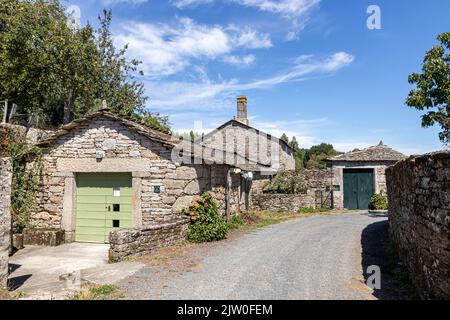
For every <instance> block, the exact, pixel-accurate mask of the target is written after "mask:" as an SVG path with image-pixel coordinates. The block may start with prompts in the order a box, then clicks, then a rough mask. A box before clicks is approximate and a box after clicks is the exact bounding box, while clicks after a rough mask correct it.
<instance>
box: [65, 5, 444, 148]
mask: <svg viewBox="0 0 450 320" xmlns="http://www.w3.org/2000/svg"><path fill="white" fill-rule="evenodd" d="M64 3H65V4H66V5H67V6H70V5H76V6H78V7H79V8H80V13H81V21H82V23H83V24H84V23H86V22H87V21H90V22H91V23H92V24H94V25H95V24H96V22H97V21H96V17H97V15H98V13H99V12H101V10H102V8H111V9H112V11H113V28H112V29H113V32H114V37H115V41H116V43H117V45H123V44H129V51H128V55H129V56H130V57H133V58H137V59H139V60H141V61H143V64H142V66H141V67H142V69H143V71H144V72H145V76H144V77H143V79H142V81H143V82H144V83H145V85H146V93H147V95H148V96H149V98H150V100H149V102H148V108H149V109H150V110H151V111H154V112H160V113H161V114H165V115H169V116H170V121H171V123H172V128H173V130H174V131H181V132H184V131H189V130H191V129H192V128H194V127H195V128H196V129H197V131H200V130H202V131H209V130H211V129H213V128H215V127H217V126H219V125H220V124H222V123H224V122H225V121H227V120H229V119H231V118H232V117H233V116H234V115H235V112H236V102H235V99H236V96H237V95H246V96H247V97H248V108H249V117H250V122H251V125H252V126H254V127H256V128H258V129H261V130H263V131H266V132H269V133H271V134H274V135H276V136H281V134H282V133H283V132H285V133H286V134H287V135H288V136H289V137H292V136H294V135H295V136H296V137H297V139H298V141H299V143H300V146H302V147H310V146H311V145H314V144H318V143H321V142H328V143H332V144H334V145H335V148H336V149H338V150H341V151H349V150H352V149H353V148H363V147H367V146H370V145H375V144H377V143H378V142H379V141H380V140H381V139H382V140H383V141H384V142H385V144H388V145H389V146H391V147H393V148H395V149H397V150H399V151H402V152H404V153H406V154H417V153H425V152H429V151H434V150H438V149H442V148H443V146H442V145H441V143H440V142H439V139H438V132H439V128H437V127H436V128H428V129H423V128H422V127H421V125H420V114H421V113H420V112H418V111H416V110H413V109H411V108H408V107H406V106H405V104H404V101H405V99H406V96H407V94H408V92H409V90H410V89H411V87H410V85H409V84H408V82H407V77H408V74H410V73H412V72H414V71H420V66H421V61H422V59H423V57H424V54H425V52H426V51H427V50H428V49H429V48H431V46H433V45H434V44H436V43H437V41H436V35H437V34H439V33H442V32H446V31H450V30H449V29H450V28H449V23H448V21H449V18H450V1H447V0H433V1H425V0H422V1H412V0H396V1H392V0H382V1H381V0H373V1H365V0H348V1H336V0H334V1H333V0H290V1H289V0H222V1H219V0H172V1H156V0H95V1H75V0H71V1H67V2H64ZM372 4H373V5H377V6H379V7H380V9H381V30H369V29H368V28H367V26H366V21H367V19H368V17H369V14H367V12H366V10H367V8H368V6H369V5H372ZM198 121H202V124H201V125H200V124H199V123H198ZM196 122H197V123H196Z"/></svg>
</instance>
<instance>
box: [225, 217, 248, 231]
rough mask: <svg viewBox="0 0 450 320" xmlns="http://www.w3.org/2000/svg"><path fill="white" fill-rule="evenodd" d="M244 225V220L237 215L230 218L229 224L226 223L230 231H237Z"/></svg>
mask: <svg viewBox="0 0 450 320" xmlns="http://www.w3.org/2000/svg"><path fill="white" fill-rule="evenodd" d="M244 224H245V221H244V219H242V217H241V216H240V215H239V214H234V215H233V216H232V217H231V220H230V222H228V228H229V229H230V230H231V229H237V228H239V227H241V226H243V225H244Z"/></svg>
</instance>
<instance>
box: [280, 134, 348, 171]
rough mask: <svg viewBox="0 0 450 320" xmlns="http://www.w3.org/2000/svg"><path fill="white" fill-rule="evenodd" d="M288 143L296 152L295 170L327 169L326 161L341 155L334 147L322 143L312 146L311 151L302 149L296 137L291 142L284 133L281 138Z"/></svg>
mask: <svg viewBox="0 0 450 320" xmlns="http://www.w3.org/2000/svg"><path fill="white" fill-rule="evenodd" d="M280 139H281V140H283V141H286V142H287V143H288V144H289V145H290V146H291V147H292V149H293V150H294V160H295V169H296V170H302V169H305V168H306V169H326V168H327V164H326V162H325V160H326V159H327V158H330V157H334V156H336V155H339V154H341V152H338V151H336V150H335V149H334V147H333V145H331V144H328V143H321V144H319V145H316V146H312V147H311V148H310V149H306V148H300V146H299V143H298V141H297V138H296V137H292V140H291V141H290V142H289V138H288V136H287V135H286V134H284V133H283V136H282V137H281V138H280Z"/></svg>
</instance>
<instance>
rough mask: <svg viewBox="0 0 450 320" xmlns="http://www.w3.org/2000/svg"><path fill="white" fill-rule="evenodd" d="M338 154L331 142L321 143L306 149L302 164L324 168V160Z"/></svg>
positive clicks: (310, 167)
mask: <svg viewBox="0 0 450 320" xmlns="http://www.w3.org/2000/svg"><path fill="white" fill-rule="evenodd" d="M338 154H339V152H338V151H336V150H334V147H333V145H332V144H328V143H321V144H319V145H316V146H312V147H311V148H310V149H309V150H307V151H306V154H305V157H304V163H303V165H304V166H305V167H306V168H308V169H326V167H327V165H326V162H325V160H326V159H327V158H330V157H334V156H336V155H338Z"/></svg>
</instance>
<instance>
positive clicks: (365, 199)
mask: <svg viewBox="0 0 450 320" xmlns="http://www.w3.org/2000/svg"><path fill="white" fill-rule="evenodd" d="M374 192H375V190H374V174H373V169H344V207H345V208H346V209H350V210H356V209H361V210H367V209H369V203H370V198H371V197H372V195H373V194H374Z"/></svg>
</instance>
